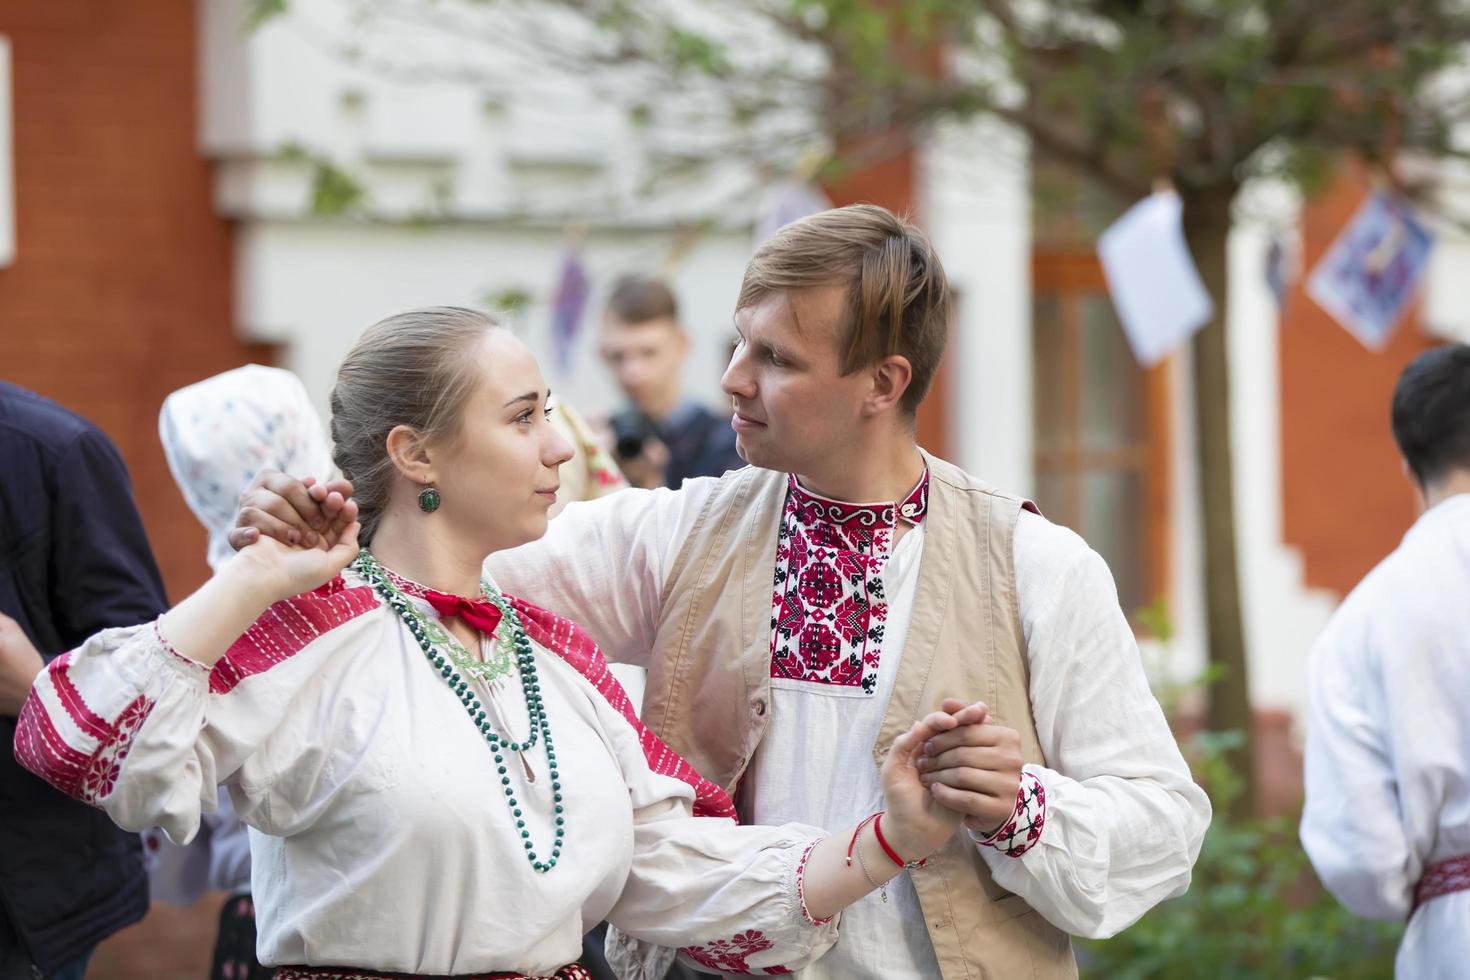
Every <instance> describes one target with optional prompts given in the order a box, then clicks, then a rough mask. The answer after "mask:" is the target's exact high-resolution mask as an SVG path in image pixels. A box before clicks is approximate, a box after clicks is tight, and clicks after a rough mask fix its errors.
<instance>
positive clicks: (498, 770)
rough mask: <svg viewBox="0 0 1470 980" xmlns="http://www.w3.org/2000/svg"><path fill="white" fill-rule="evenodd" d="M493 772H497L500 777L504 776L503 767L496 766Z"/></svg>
mask: <svg viewBox="0 0 1470 980" xmlns="http://www.w3.org/2000/svg"><path fill="white" fill-rule="evenodd" d="M495 771H496V772H498V773H500V774H501V775H502V776H504V775H505V767H504V766H497V767H496V769H495Z"/></svg>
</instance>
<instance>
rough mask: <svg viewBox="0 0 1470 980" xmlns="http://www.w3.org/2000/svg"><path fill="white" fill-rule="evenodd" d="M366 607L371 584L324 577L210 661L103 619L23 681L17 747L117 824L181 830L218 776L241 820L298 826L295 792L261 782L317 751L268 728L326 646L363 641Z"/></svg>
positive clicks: (189, 830) (209, 807) (287, 714)
mask: <svg viewBox="0 0 1470 980" xmlns="http://www.w3.org/2000/svg"><path fill="white" fill-rule="evenodd" d="M375 608H377V603H376V600H375V599H373V598H372V595H371V590H370V589H367V590H366V591H365V593H364V590H361V589H346V588H344V587H343V586H342V583H341V580H340V579H338V580H335V581H334V582H332V583H328V584H327V585H325V586H323V587H322V588H321V589H319V590H317V591H315V592H310V593H304V594H303V595H300V596H296V597H294V598H292V599H287V600H284V601H282V602H279V603H276V604H275V605H274V606H272V607H271V608H270V609H269V610H267V611H266V613H265V614H264V615H263V616H262V617H261V618H260V619H259V620H257V621H256V623H255V624H254V625H252V626H251V627H250V629H249V630H247V631H246V633H245V634H244V635H243V636H241V637H240V639H239V640H237V641H236V642H235V644H234V645H233V646H232V647H231V648H230V651H229V652H228V653H227V654H226V655H225V657H224V658H223V659H221V660H220V661H219V663H218V664H216V665H215V667H214V668H213V670H210V669H207V668H205V667H204V666H202V665H200V664H198V663H195V662H194V661H192V660H189V659H187V658H185V657H184V656H182V655H180V654H179V653H178V652H176V651H175V650H174V649H173V648H172V646H171V645H170V644H169V643H168V641H167V639H166V638H165V637H164V636H163V634H162V633H161V632H160V630H159V626H158V623H157V622H156V621H155V622H150V623H146V624H144V625H141V626H130V627H124V628H120V629H109V630H104V631H102V632H101V633H98V634H97V635H95V636H93V637H91V638H90V639H88V640H86V641H85V642H84V643H83V644H82V645H81V646H79V647H77V648H76V649H74V650H71V651H69V652H68V653H65V654H62V655H61V656H59V657H57V658H56V659H54V660H53V661H52V662H51V663H50V664H49V665H48V666H47V668H46V669H45V670H43V671H42V672H41V673H40V675H39V676H38V677H37V678H36V681H35V683H34V685H33V686H32V688H31V693H30V695H29V697H28V698H27V699H26V702H25V705H24V706H23V707H22V709H21V715H20V718H19V719H18V722H17V725H16V734H15V754H16V758H17V759H18V760H19V761H20V762H21V764H22V765H24V766H25V767H26V768H27V769H29V770H31V771H32V772H34V773H35V774H36V775H38V776H40V777H41V778H42V779H45V780H46V781H47V782H49V783H51V784H52V785H53V786H55V787H56V788H57V789H59V790H61V791H62V792H63V793H66V794H67V795H69V796H72V797H74V798H76V799H79V800H81V801H82V802H84V803H89V804H91V805H93V806H96V807H99V808H101V809H103V810H105V811H106V812H107V814H108V816H110V817H111V818H112V819H113V821H114V822H115V823H117V824H118V825H119V826H120V827H123V828H124V829H127V830H135V831H142V830H145V829H147V828H149V827H153V826H158V827H161V828H162V829H163V830H164V831H165V832H166V833H167V834H168V836H169V837H170V838H171V839H172V840H174V841H176V842H179V843H184V842H187V841H189V840H192V839H193V837H194V835H195V833H196V832H197V831H198V829H199V824H200V819H201V815H202V814H203V813H206V812H213V811H214V809H215V808H216V806H217V805H218V794H217V791H216V787H217V786H218V785H220V784H221V783H225V784H228V785H229V786H230V788H231V794H232V798H233V799H234V802H235V806H236V808H237V809H238V810H239V812H240V815H241V818H242V819H243V820H245V821H246V822H247V823H250V824H251V825H252V826H256V827H258V828H260V829H262V830H265V831H267V832H273V833H281V834H284V833H289V832H291V831H292V830H293V829H299V825H300V823H301V820H302V819H303V817H304V816H305V814H306V812H307V810H308V809H309V808H308V807H305V806H304V805H303V804H304V802H305V801H304V800H302V799H289V800H288V799H287V798H286V797H285V796H283V795H281V794H276V793H274V792H273V787H274V786H275V785H276V783H277V781H278V780H277V777H278V776H279V775H280V774H281V773H283V772H285V771H287V770H292V776H293V778H292V780H291V783H292V784H293V785H297V786H299V785H302V784H304V783H306V782H310V780H308V779H306V778H305V777H303V775H302V774H301V773H300V772H298V771H295V770H298V769H300V767H301V766H303V765H304V766H311V765H313V764H316V763H319V762H321V761H323V760H322V757H321V753H320V751H318V750H317V748H315V747H314V746H313V745H312V743H311V740H303V739H301V738H299V737H298V736H299V734H300V733H299V732H291V733H289V734H290V735H291V737H289V738H286V737H281V738H273V737H272V736H273V735H275V734H276V732H277V731H278V730H283V729H284V728H289V727H290V726H291V724H292V723H293V722H295V723H299V719H293V710H294V708H295V705H294V704H293V701H294V700H295V696H296V694H297V693H298V692H299V691H300V690H301V689H302V687H303V686H304V685H305V684H306V682H307V680H308V679H309V678H310V677H311V676H312V675H313V674H314V673H315V672H316V671H317V670H319V669H320V667H321V664H322V663H323V662H324V661H325V660H327V659H328V658H330V657H331V656H332V655H333V653H334V652H335V651H337V650H341V649H344V648H350V647H351V646H352V645H353V644H354V643H360V642H362V640H363V638H364V637H365V636H366V635H367V634H365V632H364V631H365V630H371V629H373V628H374V627H375V625H376V624H375V623H374V622H373V621H374V620H375V619H376V617H373V616H366V615H362V614H363V613H366V612H369V611H371V610H372V609H375ZM314 760H315V762H314ZM294 795H299V794H293V796H294Z"/></svg>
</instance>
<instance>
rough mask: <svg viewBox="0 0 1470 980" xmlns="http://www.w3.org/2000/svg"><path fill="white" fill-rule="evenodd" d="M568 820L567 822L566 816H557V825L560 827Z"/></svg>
mask: <svg viewBox="0 0 1470 980" xmlns="http://www.w3.org/2000/svg"><path fill="white" fill-rule="evenodd" d="M566 822H567V821H566V818H565V817H557V818H556V825H557V826H558V827H560V826H561V825H562V824H564V823H566Z"/></svg>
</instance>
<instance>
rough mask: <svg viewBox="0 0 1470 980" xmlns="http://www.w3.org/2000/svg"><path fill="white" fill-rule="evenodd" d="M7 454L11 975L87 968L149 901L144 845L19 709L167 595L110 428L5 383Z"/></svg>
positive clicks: (4, 712)
mask: <svg viewBox="0 0 1470 980" xmlns="http://www.w3.org/2000/svg"><path fill="white" fill-rule="evenodd" d="M0 459H3V460H4V461H5V462H4V465H3V466H0V740H3V744H4V745H5V747H6V748H5V751H3V752H0V980H20V978H24V980H34V978H37V977H56V978H59V980H81V977H82V974H83V971H84V970H85V967H86V962H87V959H88V957H90V955H91V952H92V949H93V948H94V947H95V946H96V945H97V943H99V942H101V941H102V940H103V939H105V938H106V937H107V936H109V935H111V934H112V933H114V932H116V931H117V930H119V929H121V928H122V927H123V926H126V925H128V924H130V923H132V922H136V921H137V920H138V919H140V918H142V917H143V915H144V913H146V912H147V911H148V884H147V880H146V878H145V877H144V873H143V856H142V849H141V847H140V845H139V842H138V836H137V835H136V834H128V833H124V832H123V831H121V830H119V829H118V828H117V827H115V826H114V825H113V823H112V821H111V820H109V819H108V818H107V815H106V814H104V813H103V812H102V811H100V810H94V809H92V808H91V807H89V806H87V805H85V804H83V803H78V802H76V801H75V800H72V799H70V798H69V797H67V796H64V795H62V794H61V793H58V792H57V791H56V790H54V789H52V788H51V787H50V786H48V785H47V784H46V783H44V782H42V781H41V780H40V779H38V778H36V777H35V776H33V775H31V774H30V773H29V772H27V771H25V770H24V769H22V768H21V767H20V765H19V764H18V763H17V762H16V761H15V757H14V754H13V753H12V752H11V751H10V744H11V740H12V738H13V737H14V734H15V717H16V714H17V713H18V712H19V711H20V707H21V704H22V703H24V701H25V697H26V695H27V694H28V693H29V692H30V687H31V682H32V681H33V680H34V679H35V676H36V674H37V672H38V671H39V670H40V669H41V666H42V661H43V659H45V660H49V659H51V658H52V657H55V656H57V655H58V654H61V653H63V652H64V651H66V650H70V649H71V648H72V647H74V646H77V645H78V644H80V643H81V642H82V641H83V640H85V639H86V638H87V637H89V636H91V635H92V634H94V633H96V632H98V631H99V630H102V629H105V628H107V627H109V626H129V625H133V624H136V623H142V622H147V621H148V620H150V619H152V618H153V617H155V616H157V615H158V614H159V613H161V612H163V610H165V609H167V608H168V603H167V601H166V599H165V597H164V591H163V582H162V581H161V579H160V578H159V575H158V568H157V566H156V565H155V564H154V562H153V555H152V553H151V552H150V551H149V549H148V542H147V539H146V538H145V536H144V534H143V523H142V521H141V520H140V519H139V517H138V511H137V508H136V507H135V506H134V503H133V495H132V487H131V485H130V483H129V481H128V473H127V468H126V467H125V466H124V465H123V461H122V457H120V456H119V455H118V452H117V449H116V448H115V447H114V446H113V444H112V442H111V441H110V440H109V439H108V438H107V437H106V436H105V435H103V434H102V433H101V432H100V431H98V430H97V429H96V428H95V427H94V426H92V425H91V424H90V423H89V422H87V421H86V420H84V419H82V418H79V417H78V416H76V415H73V414H72V413H71V412H68V411H67V410H66V409H64V408H62V407H61V406H59V405H56V404H54V403H52V402H50V401H47V400H46V399H44V398H41V397H40V396H38V395H35V394H32V393H31V392H29V391H25V390H23V389H21V388H17V387H16V386H14V385H10V384H6V383H4V382H0ZM37 651H39V652H37ZM73 707H74V709H75V710H74V720H75V721H76V723H77V724H78V725H80V726H83V727H85V726H87V725H89V724H91V723H92V722H93V719H92V717H91V715H90V713H89V712H88V711H87V708H86V706H85V705H83V704H77V705H75V706H73ZM87 776H88V774H87V773H85V772H80V771H79V772H78V773H77V778H79V779H85V778H87Z"/></svg>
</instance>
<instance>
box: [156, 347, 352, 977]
mask: <svg viewBox="0 0 1470 980" xmlns="http://www.w3.org/2000/svg"><path fill="white" fill-rule="evenodd" d="M158 435H159V439H160V440H161V441H162V442H163V450H164V455H165V456H166V457H167V458H168V468H169V471H170V472H171V473H172V474H173V477H174V481H175V482H176V483H178V485H179V490H180V492H181V493H182V494H183V495H184V500H185V501H187V502H188V504H189V509H190V510H192V511H193V512H194V516H195V517H197V518H199V523H201V524H203V525H204V529H205V531H206V532H207V533H208V536H209V543H208V546H207V557H208V560H209V566H210V568H211V569H212V570H213V571H216V572H217V571H219V568H220V566H221V565H222V564H223V563H224V562H225V561H226V560H228V559H229V558H231V557H233V556H234V554H235V552H234V550H233V549H231V548H230V546H229V543H228V541H227V540H226V535H227V534H228V533H229V530H230V528H231V527H233V526H234V524H235V512H236V510H237V509H238V506H239V497H240V491H241V490H243V489H244V488H245V487H246V485H247V484H249V483H250V481H251V479H252V478H253V477H254V476H255V474H256V473H257V472H258V471H259V470H260V469H261V468H262V467H267V466H269V467H272V468H274V469H279V470H283V471H285V472H287V473H292V474H296V475H298V476H301V477H303V478H305V479H307V480H308V481H309V482H316V481H326V480H328V479H330V478H332V477H333V476H335V475H336V468H335V467H334V466H333V465H332V452H331V448H330V447H329V446H328V445H327V436H326V427H325V426H324V425H323V424H322V420H321V417H320V416H319V415H317V412H316V409H315V408H313V407H312V404H311V399H310V398H309V397H308V396H307V394H306V389H305V387H303V386H302V384H301V381H300V380H299V379H298V378H297V377H296V376H295V375H294V374H292V373H291V372H289V371H283V370H281V369H280V368H273V367H263V366H261V365H258V364H248V365H246V366H245V367H241V368H236V369H234V370H233V371H226V372H224V373H223V374H218V375H215V376H214V377H212V378H207V379H205V380H204V381H200V382H198V383H197V384H192V385H189V386H188V387H187V388H181V389H179V390H178V391H176V392H174V393H173V394H171V395H169V396H168V398H166V399H165V400H164V403H163V409H162V411H160V412H159V416H158ZM218 795H219V808H218V809H217V810H215V811H214V812H213V813H204V814H202V822H201V825H200V828H199V834H198V836H196V837H195V838H194V839H193V840H192V841H190V842H189V843H188V844H186V845H178V844H174V843H172V842H170V841H169V840H168V838H166V837H165V836H164V835H163V833H162V832H161V831H158V830H152V831H149V832H147V833H146V834H145V839H146V841H147V843H148V846H149V869H148V871H149V880H150V883H151V884H152V887H153V896H154V897H155V898H157V899H160V900H162V901H165V902H169V903H170V904H173V905H192V904H194V903H195V902H197V901H198V900H199V899H200V898H201V897H203V895H204V893H205V892H206V891H223V892H227V893H228V894H229V898H228V899H227V900H226V901H225V903H224V906H223V907H222V908H221V910H220V923H219V932H218V933H217V934H216V937H215V943H214V956H213V960H212V965H211V967H210V980H270V978H271V977H272V976H274V974H275V969H274V968H273V967H263V966H261V965H260V962H259V961H258V960H257V959H256V956H255V940H256V931H255V905H254V902H253V901H252V900H251V897H250V838H249V835H248V833H247V832H246V829H245V825H244V824H243V823H241V822H240V818H239V816H238V815H236V813H235V808H234V806H233V805H232V804H231V802H230V794H229V793H228V792H227V791H226V790H223V789H221V790H219V793H218Z"/></svg>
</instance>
